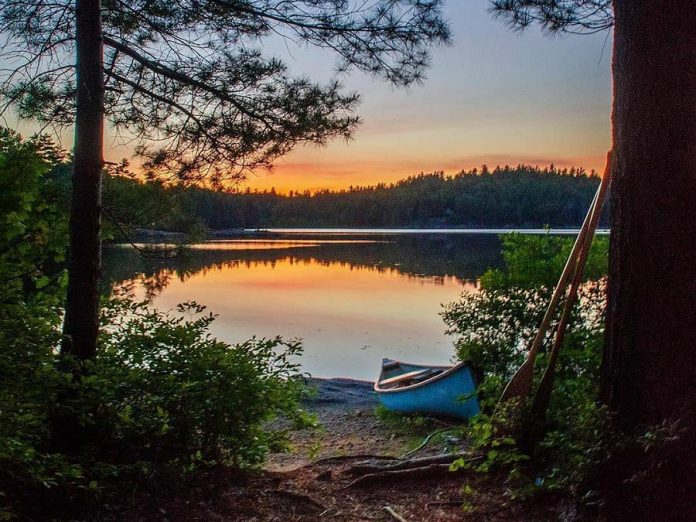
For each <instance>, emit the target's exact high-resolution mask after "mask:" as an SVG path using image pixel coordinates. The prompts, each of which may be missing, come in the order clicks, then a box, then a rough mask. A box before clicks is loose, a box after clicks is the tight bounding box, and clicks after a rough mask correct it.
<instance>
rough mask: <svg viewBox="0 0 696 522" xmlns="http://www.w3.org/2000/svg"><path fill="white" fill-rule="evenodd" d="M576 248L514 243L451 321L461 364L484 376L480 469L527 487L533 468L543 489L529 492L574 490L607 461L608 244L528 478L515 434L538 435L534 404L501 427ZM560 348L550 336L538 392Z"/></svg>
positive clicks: (548, 240)
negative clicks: (601, 392)
mask: <svg viewBox="0 0 696 522" xmlns="http://www.w3.org/2000/svg"><path fill="white" fill-rule="evenodd" d="M572 241H573V239H572V238H560V237H554V236H550V235H543V236H520V235H517V234H511V235H508V236H505V237H504V238H503V257H504V260H505V267H504V268H503V269H500V270H495V271H489V272H488V273H487V274H486V275H485V276H484V277H483V278H482V281H481V288H480V291H478V292H472V293H468V294H464V295H463V296H462V299H461V300H460V301H458V302H455V303H451V304H449V305H447V306H446V307H445V310H444V312H443V318H444V320H445V323H446V324H447V326H448V332H449V333H450V334H454V335H456V336H457V340H456V341H455V346H456V349H457V355H458V357H459V358H460V359H461V360H467V361H469V362H470V364H472V365H473V366H474V367H476V368H479V369H480V370H482V371H483V373H484V378H483V380H482V381H481V383H480V385H479V389H478V393H479V399H480V402H481V406H482V410H483V413H482V414H481V415H480V416H479V417H477V418H476V419H474V420H473V421H472V423H471V424H470V426H469V428H468V432H469V438H470V439H471V441H472V445H473V447H475V448H480V449H482V450H484V449H485V459H484V460H483V462H479V463H477V464H476V465H475V467H474V469H477V470H479V471H489V470H491V469H496V468H500V467H502V468H507V469H509V470H510V472H511V474H512V475H513V476H516V477H518V478H519V477H521V476H525V473H527V472H529V471H530V468H531V472H533V473H534V474H535V480H534V486H533V487H531V489H528V491H533V490H534V489H535V488H537V489H538V487H540V486H541V487H544V488H546V489H563V490H566V491H568V490H573V489H574V488H577V487H578V486H579V484H580V483H581V482H582V480H583V478H584V477H585V476H586V475H587V473H588V471H589V469H590V468H591V467H592V466H593V465H594V464H596V463H597V462H598V460H599V459H600V458H601V456H602V455H603V454H604V453H605V447H604V442H605V434H606V427H607V425H608V423H607V420H608V417H607V414H606V411H605V410H604V409H603V408H602V407H600V406H599V404H598V389H599V382H598V378H599V371H598V369H599V365H600V362H601V350H602V345H603V328H604V325H603V317H604V309H605V306H606V289H605V286H606V285H605V280H604V278H603V275H604V274H605V273H606V258H607V248H608V242H607V240H606V239H604V238H598V239H596V240H595V243H594V244H593V249H592V253H591V255H590V259H589V263H588V270H587V271H586V281H585V283H584V284H583V286H582V287H581V291H580V299H579V302H578V304H576V306H575V309H574V311H573V314H572V316H571V323H570V325H569V328H568V331H567V334H566V337H565V341H564V345H563V347H562V349H561V352H560V357H559V361H558V366H557V369H556V380H555V386H554V393H553V395H552V401H551V405H550V410H549V412H548V415H547V419H546V420H547V425H546V435H545V437H544V439H543V440H542V441H541V443H540V444H539V446H538V448H537V453H536V454H534V459H533V461H532V462H530V463H529V464H525V466H524V472H523V471H522V468H521V467H520V466H519V464H521V463H524V462H525V458H524V456H523V455H522V453H520V450H519V449H518V448H517V447H516V445H515V444H514V441H512V439H510V438H509V436H508V434H510V433H524V430H525V428H526V427H528V418H527V417H525V415H526V411H527V410H526V409H524V406H525V405H521V406H522V409H520V408H519V407H518V406H517V405H509V406H510V407H509V408H507V409H502V410H501V409H500V408H501V406H498V410H497V411H496V416H495V421H493V419H492V414H493V411H494V409H495V408H496V406H497V400H498V397H500V394H501V392H502V390H503V388H504V386H505V384H506V383H507V382H508V380H509V379H510V377H511V376H512V375H513V374H514V372H515V371H516V369H517V368H518V367H519V365H520V364H521V363H522V362H523V360H524V357H525V354H526V349H527V347H528V346H529V343H530V342H531V340H532V338H533V337H534V335H535V333H536V329H537V326H538V324H539V323H540V322H541V318H542V316H543V314H544V312H545V310H546V307H547V305H548V301H549V299H550V295H551V292H552V289H553V285H554V284H555V283H556V281H557V279H558V277H559V275H560V272H561V270H562V269H563V266H564V264H565V260H566V258H567V254H568V252H569V250H570V248H571V246H572ZM556 321H557V318H555V319H554V322H553V324H552V329H551V331H554V329H555V326H556ZM551 341H552V336H551V335H548V336H547V337H546V339H545V340H544V343H543V348H542V352H541V354H540V355H539V357H538V358H537V364H536V365H537V372H536V377H535V384H536V382H538V379H539V378H540V377H541V372H542V371H543V368H545V367H546V364H547V354H546V353H545V349H547V348H549V347H550V343H551ZM458 465H465V463H458ZM529 480H531V479H529ZM521 484H522V485H523V486H524V488H526V487H527V486H526V485H524V483H521Z"/></svg>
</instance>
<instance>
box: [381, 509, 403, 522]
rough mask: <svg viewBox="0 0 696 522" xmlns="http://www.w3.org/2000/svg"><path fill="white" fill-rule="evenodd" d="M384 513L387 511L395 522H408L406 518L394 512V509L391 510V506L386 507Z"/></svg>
mask: <svg viewBox="0 0 696 522" xmlns="http://www.w3.org/2000/svg"><path fill="white" fill-rule="evenodd" d="M384 511H386V512H387V513H389V514H390V515H391V517H392V518H393V519H394V520H398V522H407V521H406V519H405V518H404V517H402V516H401V515H399V514H398V513H397V512H396V511H394V510H393V509H392V508H390V507H389V506H384Z"/></svg>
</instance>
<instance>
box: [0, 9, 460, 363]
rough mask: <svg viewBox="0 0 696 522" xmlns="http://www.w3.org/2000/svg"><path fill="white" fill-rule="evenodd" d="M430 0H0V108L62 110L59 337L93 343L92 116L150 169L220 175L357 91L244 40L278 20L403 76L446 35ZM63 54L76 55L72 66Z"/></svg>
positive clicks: (342, 119) (312, 128) (97, 168)
mask: <svg viewBox="0 0 696 522" xmlns="http://www.w3.org/2000/svg"><path fill="white" fill-rule="evenodd" d="M441 3H442V0H400V1H394V0H380V1H377V2H370V3H362V2H352V1H349V0H299V1H296V2H287V1H284V0H202V1H199V0H103V1H100V0H6V1H4V2H2V4H0V32H2V33H3V35H4V39H5V41H4V45H3V48H2V49H3V57H4V59H5V60H6V61H7V62H8V63H9V64H10V70H9V71H8V72H6V73H5V78H4V84H3V86H4V88H3V92H2V94H3V97H4V100H5V103H6V105H5V108H7V106H14V107H15V108H16V109H17V110H18V112H19V114H20V116H23V117H31V118H33V119H35V120H38V121H39V122H42V123H45V124H46V125H54V126H57V127H65V126H69V125H72V124H73V123H74V124H75V153H74V173H73V196H72V208H71V218H70V223H71V225H70V249H69V250H70V260H69V268H68V273H69V284H68V295H67V303H66V317H65V326H64V334H65V341H64V343H63V347H62V351H63V352H64V353H72V354H74V355H76V356H77V357H78V358H81V359H87V358H90V357H92V356H93V355H94V353H95V350H96V336H97V320H98V298H99V293H98V290H97V283H98V278H99V270H100V239H99V231H100V215H101V175H102V174H101V172H102V167H103V127H104V118H105V117H106V119H107V120H108V122H109V124H111V125H112V126H113V127H115V128H116V129H117V130H118V132H120V133H122V134H123V135H124V136H125V137H126V138H127V139H132V140H135V142H136V143H137V144H138V145H137V149H136V150H137V153H138V154H139V155H140V156H142V157H143V158H144V159H145V162H144V166H145V169H146V171H147V173H148V174H150V175H152V176H156V175H161V174H166V175H169V176H173V177H175V178H176V179H180V180H187V181H194V182H199V181H202V180H206V182H208V183H211V184H212V185H217V186H219V185H222V184H224V183H225V182H226V181H229V180H234V179H237V178H239V177H241V176H243V175H244V173H245V172H246V171H248V170H249V169H252V168H256V167H261V166H267V165H270V164H271V162H272V161H273V160H274V159H275V158H277V157H279V156H281V155H283V154H285V153H287V152H288V151H290V150H291V149H292V148H293V147H294V146H295V145H297V144H298V143H305V142H311V143H317V144H322V143H325V142H326V141H327V140H329V139H331V138H334V137H337V136H338V137H344V138H347V137H349V136H350V135H351V134H352V132H353V131H354V130H355V127H356V125H357V124H358V118H357V117H356V116H355V115H354V110H355V108H356V105H357V102H358V96H357V95H356V94H352V93H349V94H344V93H342V90H341V86H340V85H339V84H338V83H337V82H332V83H329V84H326V85H319V84H316V83H313V82H311V81H310V80H308V79H306V78H293V77H291V76H290V74H289V73H288V70H287V68H286V67H285V65H284V64H283V63H282V62H280V61H279V60H278V59H275V58H266V57H264V56H263V55H262V54H261V52H260V51H259V50H258V49H257V48H256V47H255V45H257V43H258V39H259V38H260V37H267V36H274V35H280V36H281V37H284V38H290V39H294V40H296V41H300V42H302V43H306V44H310V45H314V46H317V47H320V48H326V49H330V50H332V51H333V52H334V53H335V54H336V55H337V56H338V67H339V68H340V69H341V70H348V69H350V68H355V69H358V70H361V71H365V72H367V73H370V74H373V75H375V76H378V77H381V78H384V79H386V80H387V81H389V82H391V83H393V84H395V85H397V86H405V85H409V84H411V83H413V82H416V81H419V80H420V79H421V78H422V74H423V70H424V68H425V66H426V65H427V63H428V57H429V55H428V49H429V48H430V46H432V45H434V44H439V43H444V42H447V40H448V38H449V30H448V27H447V25H446V23H445V22H444V21H443V20H442V18H441ZM73 57H74V65H73Z"/></svg>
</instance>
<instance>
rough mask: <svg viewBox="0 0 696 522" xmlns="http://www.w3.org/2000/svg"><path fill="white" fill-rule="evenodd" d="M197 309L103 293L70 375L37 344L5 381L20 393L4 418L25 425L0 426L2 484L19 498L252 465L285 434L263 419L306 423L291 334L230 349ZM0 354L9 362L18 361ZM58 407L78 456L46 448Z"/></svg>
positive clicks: (86, 493)
mask: <svg viewBox="0 0 696 522" xmlns="http://www.w3.org/2000/svg"><path fill="white" fill-rule="evenodd" d="M204 311H205V310H204V308H203V307H201V306H199V305H197V304H195V303H187V304H183V305H180V306H179V308H178V309H177V313H176V314H175V315H165V314H162V313H160V312H157V311H154V310H152V309H150V308H148V307H147V306H146V305H145V303H138V302H133V301H132V300H129V299H125V298H124V299H115V300H112V301H111V302H110V303H109V304H108V305H107V306H106V307H105V308H104V313H103V324H102V332H103V333H102V335H101V338H100V350H99V352H98V355H97V357H96V359H94V360H93V361H90V362H89V363H87V366H86V367H83V375H82V377H81V378H80V380H79V381H78V382H75V381H74V380H73V379H72V378H71V373H70V371H69V364H68V363H69V361H65V360H63V361H61V364H60V365H57V364H55V362H56V361H54V360H53V359H54V356H53V354H52V352H50V350H46V351H45V352H44V359H43V365H42V366H41V372H37V371H34V372H33V373H31V374H28V375H27V374H25V373H22V374H21V375H22V377H21V380H19V379H16V380H15V383H16V386H17V387H18V389H17V390H15V392H18V393H20V394H21V395H17V396H18V397H20V399H18V400H15V401H14V402H13V403H9V402H8V401H7V399H6V398H5V400H4V403H3V404H2V407H3V416H4V417H5V416H7V418H8V419H10V420H11V419H13V418H19V419H21V421H22V423H21V426H22V428H23V430H18V429H15V430H14V433H7V424H3V431H2V432H1V433H0V464H1V465H0V470H1V471H0V484H1V485H2V489H0V491H3V492H4V493H5V495H8V496H9V497H11V498H14V499H20V500H21V498H22V497H23V495H26V493H27V492H28V491H29V492H33V494H34V495H45V494H49V493H51V492H52V491H53V492H56V494H57V492H59V491H62V492H66V491H67V492H68V494H69V495H72V496H73V498H74V496H75V495H76V494H78V493H79V495H81V496H82V497H86V498H95V495H97V494H98V493H100V492H101V493H108V492H109V491H110V490H111V489H113V488H114V487H116V486H117V484H119V483H123V481H130V480H143V479H147V478H149V477H152V476H154V475H157V476H159V477H163V476H165V477H172V478H173V477H177V476H181V475H183V474H185V473H188V472H191V471H193V470H195V469H197V468H199V467H201V466H212V465H226V466H233V467H247V466H254V465H257V464H259V463H261V462H262V461H263V459H264V457H265V456H266V454H267V453H268V452H269V451H271V450H282V449H284V448H285V440H286V439H285V434H286V432H285V431H281V430H277V431H274V430H271V429H270V428H269V427H268V421H270V420H272V419H273V418H276V417H277V416H284V417H286V418H289V419H290V420H292V421H294V423H295V425H301V424H303V423H306V422H308V420H309V418H308V416H307V415H306V414H304V412H303V411H302V410H300V409H299V401H300V398H301V396H302V390H303V387H304V381H303V379H298V376H297V374H298V371H299V367H298V364H297V363H296V362H295V359H296V357H297V356H299V355H300V353H301V347H300V344H299V342H297V341H292V342H285V341H283V340H282V339H280V338H276V339H251V340H249V341H246V342H243V343H240V344H237V345H234V346H231V345H228V344H226V343H223V342H221V341H218V340H217V339H215V338H213V337H212V336H210V334H209V333H208V329H209V327H210V324H211V322H212V321H213V320H214V317H213V316H212V315H210V314H205V313H204ZM0 362H1V363H2V364H3V367H4V366H14V365H15V363H16V357H12V356H7V355H3V356H2V357H0ZM21 370H22V369H20V371H21ZM32 401H33V402H32ZM66 414H68V415H71V416H73V415H77V417H78V418H79V419H80V424H81V425H82V426H83V429H84V430H85V433H86V434H88V437H87V440H86V443H85V444H84V447H82V448H81V449H80V452H79V453H77V454H72V453H71V454H62V453H59V452H56V450H55V449H53V448H52V444H51V425H52V424H51V422H52V419H60V418H64V417H65V415H66ZM80 492H81V493H80ZM25 501H26V498H25Z"/></svg>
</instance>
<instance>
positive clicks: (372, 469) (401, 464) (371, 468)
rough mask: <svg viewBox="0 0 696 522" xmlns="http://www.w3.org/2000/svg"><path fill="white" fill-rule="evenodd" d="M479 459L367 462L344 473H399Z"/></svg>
mask: <svg viewBox="0 0 696 522" xmlns="http://www.w3.org/2000/svg"><path fill="white" fill-rule="evenodd" d="M480 458H481V457H480V456H478V455H476V456H474V455H471V454H466V453H462V454H453V455H452V454H447V455H436V456H434V457H420V458H417V459H408V460H399V461H397V462H395V463H390V464H386V465H380V464H372V463H369V462H364V463H363V462H361V463H359V464H356V465H355V466H351V467H350V468H348V469H346V470H345V471H344V473H346V474H349V475H365V474H370V473H379V472H383V471H401V470H408V469H416V468H422V467H423V466H429V465H430V464H447V465H449V464H452V462H454V461H455V460H457V459H467V460H469V461H470V462H471V461H475V460H478V459H480Z"/></svg>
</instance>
